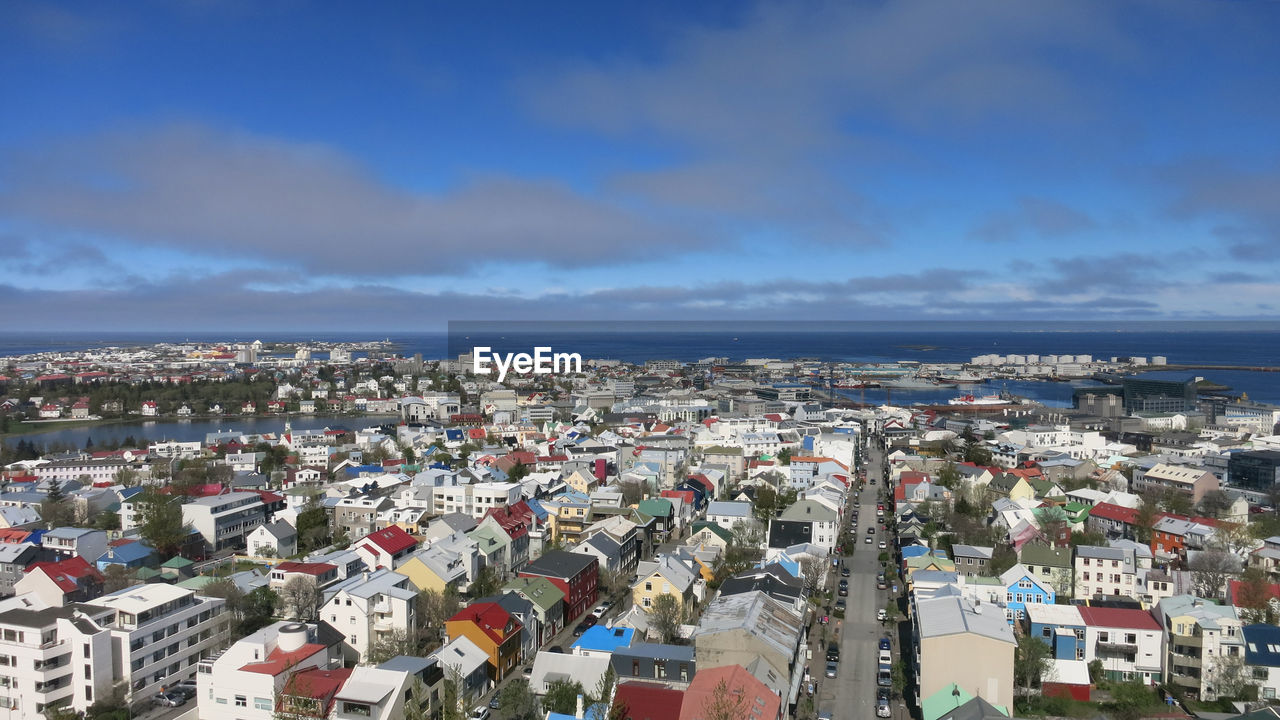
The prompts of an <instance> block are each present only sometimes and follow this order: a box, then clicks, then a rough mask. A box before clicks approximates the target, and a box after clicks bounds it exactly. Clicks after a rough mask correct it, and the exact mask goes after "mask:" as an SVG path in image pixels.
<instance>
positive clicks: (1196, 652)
mask: <svg viewBox="0 0 1280 720" xmlns="http://www.w3.org/2000/svg"><path fill="white" fill-rule="evenodd" d="M1153 614H1154V615H1155V617H1156V619H1157V620H1159V621H1160V622H1161V623H1162V624H1163V626H1164V630H1165V632H1166V633H1167V634H1168V659H1167V660H1166V662H1165V678H1164V681H1165V682H1171V683H1175V684H1177V685H1179V686H1181V687H1182V688H1184V689H1185V690H1187V691H1188V692H1190V693H1192V694H1194V695H1195V696H1197V697H1199V698H1200V699H1202V700H1206V701H1211V700H1215V699H1217V696H1218V694H1217V692H1216V690H1215V686H1216V682H1217V674H1218V672H1219V669H1218V667H1217V666H1218V663H1219V661H1220V660H1221V659H1222V658H1236V657H1243V656H1244V633H1243V632H1242V630H1241V627H1242V623H1241V622H1240V618H1239V617H1238V616H1237V615H1236V609H1235V608H1234V607H1231V606H1230V605H1219V604H1217V603H1215V602H1213V601H1212V600H1204V599H1201V598H1198V597H1195V596H1194V595H1175V596H1173V597H1169V598H1165V599H1163V600H1161V601H1160V603H1159V604H1158V605H1156V609H1155V610H1154V611H1153Z"/></svg>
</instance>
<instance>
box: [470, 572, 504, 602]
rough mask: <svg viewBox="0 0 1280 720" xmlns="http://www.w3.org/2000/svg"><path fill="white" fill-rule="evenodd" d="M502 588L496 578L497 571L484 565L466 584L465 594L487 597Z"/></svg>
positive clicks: (474, 596)
mask: <svg viewBox="0 0 1280 720" xmlns="http://www.w3.org/2000/svg"><path fill="white" fill-rule="evenodd" d="M501 588H502V583H501V582H499V580H498V571H496V570H494V569H493V568H492V567H490V566H488V565H486V566H484V567H482V568H480V571H479V572H477V573H476V579H475V580H472V581H471V584H470V585H469V586H467V594H468V595H470V596H471V597H473V598H481V597H489V596H490V595H493V594H495V593H497V592H498V590H500V589H501Z"/></svg>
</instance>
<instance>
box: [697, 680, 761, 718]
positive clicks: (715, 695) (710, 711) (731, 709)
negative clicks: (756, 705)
mask: <svg viewBox="0 0 1280 720" xmlns="http://www.w3.org/2000/svg"><path fill="white" fill-rule="evenodd" d="M750 709H751V708H750V707H749V706H748V705H747V694H746V693H744V692H741V691H740V690H739V689H738V688H733V689H730V687H729V683H728V681H726V680H725V679H724V678H721V679H720V682H718V683H716V686H715V687H714V688H712V689H711V693H710V694H709V695H707V698H706V699H705V700H703V701H702V715H701V717H702V720H740V719H741V718H744V717H749V716H750V712H749V711H750Z"/></svg>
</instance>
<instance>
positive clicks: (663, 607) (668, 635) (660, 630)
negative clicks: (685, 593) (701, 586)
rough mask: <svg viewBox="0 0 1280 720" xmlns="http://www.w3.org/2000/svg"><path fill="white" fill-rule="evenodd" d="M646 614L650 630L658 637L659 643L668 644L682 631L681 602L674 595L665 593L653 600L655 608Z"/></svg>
mask: <svg viewBox="0 0 1280 720" xmlns="http://www.w3.org/2000/svg"><path fill="white" fill-rule="evenodd" d="M646 614H647V615H648V617H649V630H650V631H651V632H652V633H654V634H656V635H657V636H658V642H660V643H667V642H670V641H671V639H672V638H674V637H675V636H676V634H677V633H678V632H679V631H680V617H681V614H682V613H681V612H680V602H679V601H678V600H676V598H675V596H674V595H668V594H666V593H663V594H661V595H659V596H658V597H656V598H654V599H653V606H652V607H650V608H649V609H648V610H647V611H646Z"/></svg>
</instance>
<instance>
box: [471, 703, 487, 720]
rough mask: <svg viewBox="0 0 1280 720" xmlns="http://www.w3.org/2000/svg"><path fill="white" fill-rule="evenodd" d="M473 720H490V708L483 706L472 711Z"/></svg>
mask: <svg viewBox="0 0 1280 720" xmlns="http://www.w3.org/2000/svg"><path fill="white" fill-rule="evenodd" d="M471 720H489V708H487V707H484V706H483V705H482V706H480V707H478V708H476V709H475V710H473V711H471Z"/></svg>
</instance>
